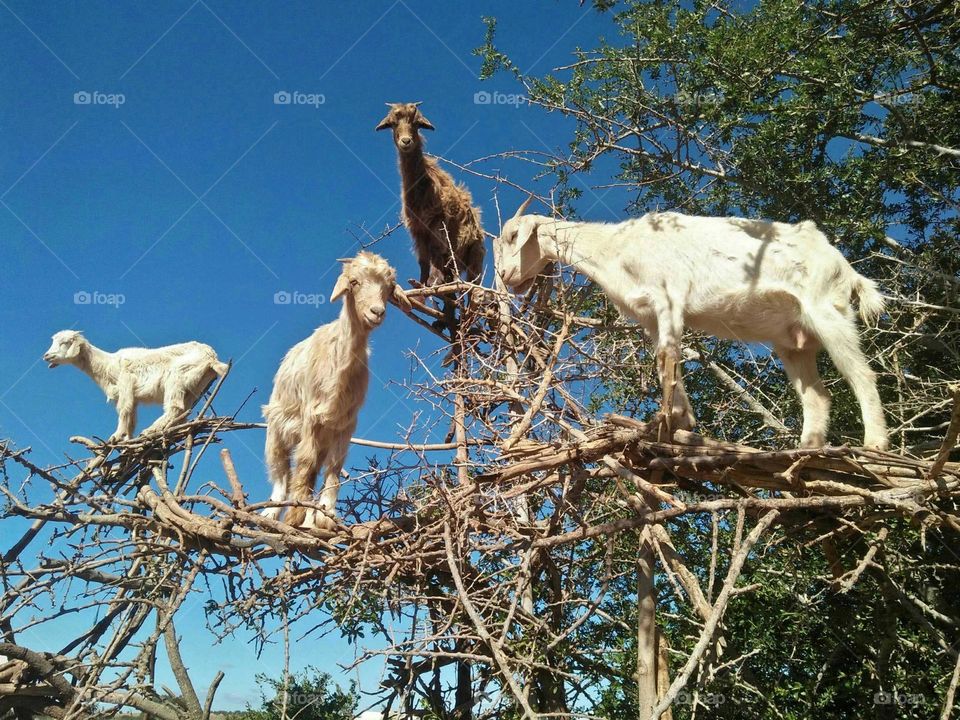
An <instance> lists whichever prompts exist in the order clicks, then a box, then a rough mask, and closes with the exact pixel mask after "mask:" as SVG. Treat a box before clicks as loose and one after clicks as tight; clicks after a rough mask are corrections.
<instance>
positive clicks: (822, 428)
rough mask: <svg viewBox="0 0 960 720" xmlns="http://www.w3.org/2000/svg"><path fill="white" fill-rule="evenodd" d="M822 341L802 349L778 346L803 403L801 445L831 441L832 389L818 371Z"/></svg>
mask: <svg viewBox="0 0 960 720" xmlns="http://www.w3.org/2000/svg"><path fill="white" fill-rule="evenodd" d="M819 349H820V345H819V343H817V342H816V341H815V340H814V341H813V342H812V343H810V344H807V345H805V346H804V347H802V348H800V349H796V348H787V347H780V346H777V347H775V348H774V350H775V351H776V353H777V356H778V357H779V358H780V362H782V363H783V369H784V370H785V371H786V373H787V377H788V378H789V379H790V383H791V384H792V385H793V389H794V390H795V391H796V393H797V395H798V396H799V398H800V403H801V405H802V406H803V430H802V431H801V433H800V447H804V448H818V447H823V446H824V445H826V443H827V428H828V427H829V424H830V393H829V392H827V389H826V387H824V385H823V380H821V379H820V373H819V372H818V371H817V352H818V351H819Z"/></svg>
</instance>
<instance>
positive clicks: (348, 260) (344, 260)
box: [337, 258, 353, 262]
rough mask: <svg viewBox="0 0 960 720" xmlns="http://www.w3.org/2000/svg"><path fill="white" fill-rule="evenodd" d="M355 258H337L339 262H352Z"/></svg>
mask: <svg viewBox="0 0 960 720" xmlns="http://www.w3.org/2000/svg"><path fill="white" fill-rule="evenodd" d="M351 260H353V258H337V262H350V261H351Z"/></svg>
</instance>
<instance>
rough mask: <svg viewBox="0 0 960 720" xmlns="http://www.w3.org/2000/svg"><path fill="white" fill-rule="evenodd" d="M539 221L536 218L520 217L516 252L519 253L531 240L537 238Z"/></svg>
mask: <svg viewBox="0 0 960 720" xmlns="http://www.w3.org/2000/svg"><path fill="white" fill-rule="evenodd" d="M538 227H539V223H537V221H536V219H535V218H532V217H525V218H521V219H520V223H519V225H518V227H517V243H516V248H517V250H516V254H517V255H519V254H520V251H521V250H523V248H524V246H525V245H526V244H527V243H528V242H530V241H531V240H536V239H537V228H538Z"/></svg>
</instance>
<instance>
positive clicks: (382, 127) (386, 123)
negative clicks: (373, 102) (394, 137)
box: [376, 115, 396, 130]
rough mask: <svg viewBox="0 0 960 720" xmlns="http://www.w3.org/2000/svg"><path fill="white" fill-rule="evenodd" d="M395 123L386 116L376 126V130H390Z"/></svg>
mask: <svg viewBox="0 0 960 720" xmlns="http://www.w3.org/2000/svg"><path fill="white" fill-rule="evenodd" d="M395 124H396V123H394V122H393V118H392V117H390V116H389V115H387V116H386V117H385V118H384V119H383V120H381V121H380V124H379V125H377V127H376V129H377V130H386V129H387V128H392V127H393V126H394V125H395Z"/></svg>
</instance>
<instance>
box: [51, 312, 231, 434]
mask: <svg viewBox="0 0 960 720" xmlns="http://www.w3.org/2000/svg"><path fill="white" fill-rule="evenodd" d="M43 359H44V360H45V361H46V362H48V363H49V364H50V367H52V368H54V367H57V366H58V365H74V366H76V367H77V368H78V369H80V370H82V371H83V372H85V373H86V374H87V375H89V376H90V377H91V378H92V379H93V381H94V382H95V383H96V384H97V385H99V386H100V389H101V390H103V392H104V393H105V394H106V396H107V401H108V402H112V403H113V404H114V405H116V407H117V414H118V416H119V419H118V422H117V430H116V432H114V433H113V435H111V436H110V438H109V439H108V440H107V442H114V441H116V440H123V439H126V438H130V437H132V436H133V431H134V428H135V427H136V424H137V405H139V404H140V403H147V404H155V405H158V404H162V405H163V414H162V415H161V416H160V417H159V418H157V420H156V422H154V423H153V424H152V425H150V426H149V427H147V428H146V429H145V430H144V431H143V432H144V433H152V432H157V431H160V430H162V429H163V428H165V427H167V426H168V425H169V424H170V423H172V422H173V421H175V420H177V419H178V418H180V417H181V416H186V414H187V412H188V411H189V410H190V408H191V407H193V404H194V403H195V402H196V401H197V399H198V398H199V397H200V396H201V395H203V392H204V390H206V389H207V386H208V385H210V383H211V382H213V380H214V378H215V377H217V376H220V377H223V376H224V375H225V374H226V372H227V370H228V369H229V366H228V365H227V364H226V363H223V362H220V361H219V360H218V359H217V354H216V352H214V349H213V348H212V347H210V346H209V345H204V344H203V343H199V342H186V343H179V344H177V345H166V346H164V347H160V348H123V349H121V350H117V351H116V352H106V351H104V350H101V349H100V348H98V347H96V346H94V345H93V344H91V343H90V341H89V340H87V339H86V338H85V337H84V336H83V335H82V334H81V333H79V332H77V331H76V330H61V331H60V332H58V333H56V334H55V335H54V336H53V343H52V344H51V345H50V349H49V350H47V351H46V352H45V353H44V354H43Z"/></svg>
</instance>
